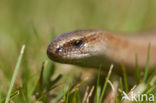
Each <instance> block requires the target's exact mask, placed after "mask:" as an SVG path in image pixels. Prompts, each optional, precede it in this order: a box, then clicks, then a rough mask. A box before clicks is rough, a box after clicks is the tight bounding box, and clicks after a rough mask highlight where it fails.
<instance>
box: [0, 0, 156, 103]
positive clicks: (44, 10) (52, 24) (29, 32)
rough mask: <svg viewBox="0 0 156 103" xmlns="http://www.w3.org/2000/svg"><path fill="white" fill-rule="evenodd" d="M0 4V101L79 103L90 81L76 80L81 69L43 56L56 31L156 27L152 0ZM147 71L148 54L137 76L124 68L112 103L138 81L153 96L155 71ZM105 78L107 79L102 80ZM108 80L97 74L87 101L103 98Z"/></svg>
mask: <svg viewBox="0 0 156 103" xmlns="http://www.w3.org/2000/svg"><path fill="white" fill-rule="evenodd" d="M0 8H1V9H0V14H1V16H0V22H1V23H0V47H1V48H0V84H1V85H0V103H4V102H5V101H6V102H7V101H10V102H17V103H34V102H39V101H41V102H43V103H58V102H61V101H64V102H69V103H81V102H82V101H83V99H84V96H83V95H82V93H81V92H82V91H87V90H86V88H87V86H88V85H87V81H85V82H84V81H83V80H81V79H80V78H78V80H77V77H80V76H79V74H81V72H82V69H77V68H76V67H72V69H70V68H71V67H66V66H62V65H60V64H55V63H53V62H52V61H50V60H49V59H48V57H47V55H46V49H47V46H48V44H49V43H50V42H51V40H53V38H54V37H55V36H57V35H58V34H60V33H65V32H70V31H73V30H76V29H90V28H94V29H95V28H102V29H106V30H111V31H117V32H119V31H121V32H136V31H143V30H146V29H149V28H155V27H156V22H155V21H156V20H155V18H156V14H155V10H156V2H155V0H143V1H142V0H140V1H129V0H119V1H116V0H103V1H98V2H97V1H95V0H62V1H60V0H51V1H49V0H44V1H41V0H39V1H38V0H33V1H21V0H13V1H11V2H10V1H6V0H1V1H0ZM22 44H25V45H26V46H27V48H26V49H25V52H24V54H23V58H22V61H21V65H20V69H19V68H18V67H17V66H18V65H16V64H18V63H19V61H20V60H18V61H17V62H16V58H18V55H19V52H18V51H20V48H21V45H22ZM136 61H137V60H136ZM43 62H44V63H43ZM136 64H137V63H136ZM14 67H16V69H14ZM114 68H115V67H114ZM136 68H137V67H136ZM17 69H19V70H17ZM108 69H109V68H108ZM125 69H126V68H125ZM14 70H16V72H14ZM138 70H139V68H138ZM13 72H14V73H13ZM17 72H18V74H16V73H17ZM101 72H102V71H101ZM150 72H151V71H150V70H148V57H147V66H146V71H145V73H144V75H142V74H143V73H142V71H139V72H137V74H136V77H137V79H136V78H134V79H133V80H129V77H128V76H127V75H126V72H124V73H123V77H119V78H121V79H120V80H119V81H120V83H119V84H120V86H119V88H120V89H121V91H120V90H119V91H118V92H117V97H116V102H117V103H120V100H121V98H122V96H123V91H126V93H128V92H129V91H130V89H131V88H132V87H133V86H134V85H139V84H141V83H144V84H145V86H146V87H147V88H146V90H145V91H144V93H147V94H150V93H152V94H154V95H156V94H155V93H156V89H155V87H156V85H155V82H156V79H155V78H156V77H155V73H154V72H153V75H152V74H150ZM12 74H14V76H13V75H12ZM15 74H16V75H15ZM75 76H76V77H75ZM113 76H114V74H112V75H111V77H113ZM149 76H150V77H149ZM15 77H16V78H15ZM75 78H76V79H75ZM103 78H107V79H105V80H106V81H105V80H103ZM142 78H143V79H142ZM15 79H16V81H15ZM108 80H110V81H112V82H113V80H111V78H110V79H108V77H106V76H101V73H99V74H98V76H97V79H96V82H97V84H94V85H93V84H92V85H89V89H88V91H87V92H86V94H88V95H87V97H86V100H85V101H86V102H87V101H88V100H89V101H90V102H92V101H94V103H98V102H99V100H101V101H103V100H105V99H106V97H107V95H108V94H111V92H112V89H111V88H110V86H109V84H107V81H108ZM82 81H83V82H82ZM101 81H102V83H101ZM132 81H134V82H135V83H132ZM143 81H144V82H143ZM10 83H11V84H10ZM13 84H14V85H13ZM112 84H113V83H112ZM83 85H84V87H83ZM113 85H114V84H113ZM94 86H95V88H94V90H93V89H92V88H93V87H94ZM9 88H10V89H9ZM67 88H68V89H67ZM8 89H9V92H8ZM63 91H64V92H63ZM71 91H72V92H71ZM92 91H93V93H92ZM112 97H113V96H112Z"/></svg>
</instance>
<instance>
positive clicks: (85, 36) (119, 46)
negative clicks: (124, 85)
mask: <svg viewBox="0 0 156 103" xmlns="http://www.w3.org/2000/svg"><path fill="white" fill-rule="evenodd" d="M149 43H150V44H151V48H150V66H151V67H152V66H154V65H155V64H156V35H155V34H154V33H152V34H149V33H148V34H142V35H122V34H120V33H113V32H108V31H103V30H79V31H74V32H70V33H66V34H62V35H59V36H58V37H56V38H55V39H54V40H53V41H52V42H51V43H50V45H49V46H48V49H47V54H48V57H49V58H50V59H52V60H54V61H56V62H60V63H67V64H74V65H79V66H84V67H93V68H99V66H104V67H107V66H109V65H110V64H112V63H113V64H116V65H120V64H124V65H125V66H127V67H131V68H134V67H135V65H136V57H137V58H138V65H139V67H141V68H144V67H145V65H146V56H147V50H148V49H147V48H148V44H149Z"/></svg>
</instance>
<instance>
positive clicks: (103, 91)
mask: <svg viewBox="0 0 156 103" xmlns="http://www.w3.org/2000/svg"><path fill="white" fill-rule="evenodd" d="M112 69H113V65H111V66H110V69H109V72H108V75H107V77H106V81H105V83H104V86H103V89H102V93H101V96H100V102H99V103H102V100H103V97H104V93H105V90H106V87H107V83H108V80H109V77H110V75H111V72H112Z"/></svg>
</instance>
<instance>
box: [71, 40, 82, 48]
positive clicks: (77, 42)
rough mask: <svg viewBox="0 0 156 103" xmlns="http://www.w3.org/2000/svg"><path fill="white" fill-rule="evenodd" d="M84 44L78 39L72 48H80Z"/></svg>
mask: <svg viewBox="0 0 156 103" xmlns="http://www.w3.org/2000/svg"><path fill="white" fill-rule="evenodd" d="M83 44H84V40H83V39H80V40H76V41H74V42H73V46H75V47H81V46H82V45H83Z"/></svg>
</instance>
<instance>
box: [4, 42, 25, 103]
mask: <svg viewBox="0 0 156 103" xmlns="http://www.w3.org/2000/svg"><path fill="white" fill-rule="evenodd" d="M24 48H25V45H23V46H22V49H21V52H20V55H19V57H18V60H17V63H16V66H15V70H14V73H13V76H12V80H11V83H10V87H9V91H8V94H7V97H6V101H5V103H8V102H9V99H10V94H11V91H12V88H13V86H14V83H15V80H16V76H17V73H18V70H19V66H20V63H21V60H22V56H23V53H24Z"/></svg>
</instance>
